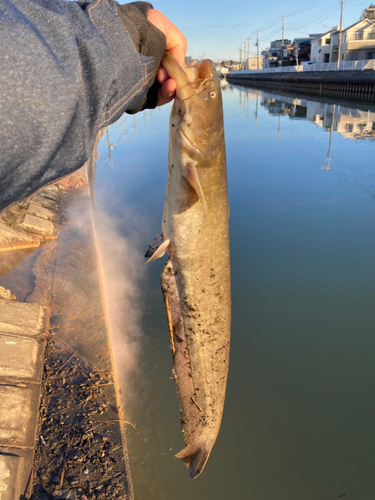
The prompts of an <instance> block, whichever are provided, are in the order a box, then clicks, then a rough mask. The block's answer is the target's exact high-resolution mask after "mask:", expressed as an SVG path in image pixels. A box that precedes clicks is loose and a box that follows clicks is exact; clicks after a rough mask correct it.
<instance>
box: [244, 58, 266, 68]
mask: <svg viewBox="0 0 375 500" xmlns="http://www.w3.org/2000/svg"><path fill="white" fill-rule="evenodd" d="M262 68H263V57H249V58H248V59H246V66H245V69H252V70H256V69H262Z"/></svg>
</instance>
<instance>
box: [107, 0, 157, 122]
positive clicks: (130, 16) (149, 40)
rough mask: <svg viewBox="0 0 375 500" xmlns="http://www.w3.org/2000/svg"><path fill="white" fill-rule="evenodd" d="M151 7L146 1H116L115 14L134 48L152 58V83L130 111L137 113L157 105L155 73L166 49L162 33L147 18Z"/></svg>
mask: <svg viewBox="0 0 375 500" xmlns="http://www.w3.org/2000/svg"><path fill="white" fill-rule="evenodd" d="M152 8H153V7H152V5H151V4H150V3H148V2H133V3H128V4H125V5H120V4H118V3H117V14H118V16H119V18H120V20H121V21H122V23H123V24H124V26H125V28H126V29H127V31H128V33H129V35H130V37H131V39H132V41H133V43H134V45H135V48H136V49H137V51H138V52H139V53H140V54H143V55H145V56H148V57H153V59H154V64H153V71H152V79H151V81H153V82H154V83H153V85H152V86H151V87H150V88H149V90H148V92H147V96H146V98H145V100H144V102H143V104H142V105H140V106H139V107H138V108H136V109H133V110H132V111H131V113H137V112H138V111H141V110H142V109H146V108H150V109H153V108H155V107H156V105H157V99H158V88H159V84H158V82H157V81H156V74H157V72H158V69H159V68H160V63H161V60H162V57H163V55H164V53H165V50H166V39H165V35H164V33H162V32H161V31H160V30H159V29H158V28H157V27H156V26H154V25H153V24H152V23H150V22H149V21H148V20H147V13H148V11H149V10H150V9H152Z"/></svg>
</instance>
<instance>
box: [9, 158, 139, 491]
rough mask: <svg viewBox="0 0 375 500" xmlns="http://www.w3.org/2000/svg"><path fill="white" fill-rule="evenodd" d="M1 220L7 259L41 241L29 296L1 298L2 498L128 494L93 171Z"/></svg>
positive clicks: (48, 191) (63, 183) (58, 185)
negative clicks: (89, 178) (90, 177)
mask: <svg viewBox="0 0 375 500" xmlns="http://www.w3.org/2000/svg"><path fill="white" fill-rule="evenodd" d="M91 161H93V160H92V159H91ZM0 220H1V227H0V248H2V249H3V250H7V252H4V253H1V252H0V259H1V258H2V256H4V257H5V256H6V255H9V251H10V250H11V249H12V248H13V249H19V248H24V247H35V246H40V245H41V249H40V251H39V250H38V254H37V257H36V259H34V260H33V263H32V269H31V270H30V271H31V272H32V273H33V275H34V276H35V286H34V289H33V292H32V294H31V295H29V296H28V297H27V302H17V301H16V300H14V299H15V297H14V296H13V295H12V290H10V292H9V291H6V290H4V289H3V290H2V294H3V298H0V392H1V395H0V396H1V397H0V498H1V500H15V499H16V498H17V499H20V498H23V499H25V500H26V499H31V498H35V499H38V500H41V499H43V500H44V499H45V500H47V499H52V498H56V499H62V498H73V499H74V498H76V499H82V500H85V499H88V498H96V499H103V500H104V499H113V500H114V499H116V500H119V499H121V500H129V499H131V498H133V490H132V483H131V477H130V469H129V461H128V455H127V448H126V441H125V432H124V427H125V420H124V416H123V414H122V409H121V408H120V405H119V404H118V394H117V389H116V376H115V372H114V364H113V359H112V348H111V341H110V335H109V329H108V322H107V317H106V308H105V303H104V297H103V292H102V276H101V271H100V266H99V262H98V254H97V248H96V241H95V234H94V227H93V226H94V220H93V213H92V202H91V190H90V188H89V187H88V182H87V173H86V171H85V170H84V171H83V173H82V171H81V172H79V173H77V174H76V175H72V176H69V178H66V179H65V180H62V181H60V182H58V183H56V185H55V186H49V187H48V188H46V189H44V190H42V191H40V192H39V193H37V194H36V195H34V196H33V197H31V198H30V199H28V200H26V201H24V202H22V203H20V204H16V205H15V206H13V207H12V208H11V209H10V210H8V211H7V212H3V213H2V214H0ZM17 251H18V250H15V252H17ZM9 288H10V287H9ZM41 318H42V319H41ZM126 425H128V423H126ZM33 495H34V496H33Z"/></svg>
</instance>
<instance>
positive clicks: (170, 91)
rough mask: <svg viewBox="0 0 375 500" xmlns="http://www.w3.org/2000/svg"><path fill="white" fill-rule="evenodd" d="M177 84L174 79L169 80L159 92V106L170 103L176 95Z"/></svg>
mask: <svg viewBox="0 0 375 500" xmlns="http://www.w3.org/2000/svg"><path fill="white" fill-rule="evenodd" d="M176 88H177V86H176V82H175V81H174V80H172V79H169V80H167V81H166V82H164V83H163V85H162V86H161V87H160V89H159V90H158V106H162V105H163V104H166V103H167V102H170V101H171V100H172V99H173V98H174V96H175V93H176Z"/></svg>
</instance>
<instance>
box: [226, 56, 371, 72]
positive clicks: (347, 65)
mask: <svg viewBox="0 0 375 500" xmlns="http://www.w3.org/2000/svg"><path fill="white" fill-rule="evenodd" d="M365 69H372V70H375V59H365V60H363V61H343V62H341V63H340V65H339V66H338V64H337V63H316V64H300V65H298V66H280V67H278V68H263V69H258V70H256V69H255V70H252V69H245V70H242V71H237V72H236V73H241V74H253V73H302V72H305V71H363V70H365Z"/></svg>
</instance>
